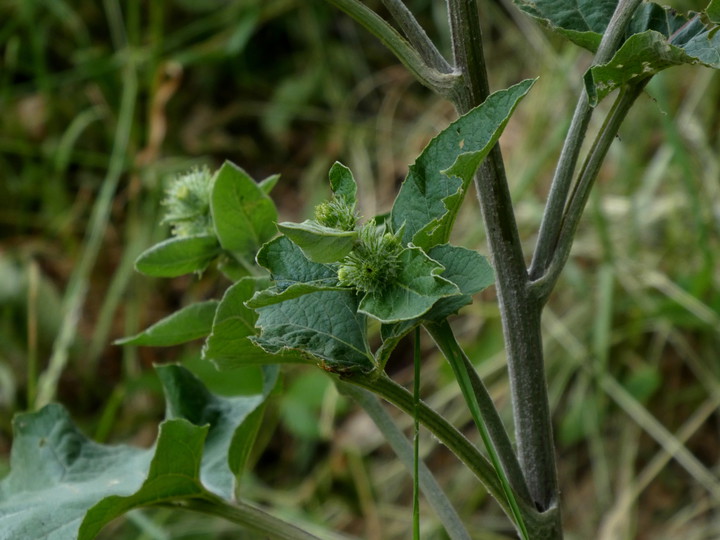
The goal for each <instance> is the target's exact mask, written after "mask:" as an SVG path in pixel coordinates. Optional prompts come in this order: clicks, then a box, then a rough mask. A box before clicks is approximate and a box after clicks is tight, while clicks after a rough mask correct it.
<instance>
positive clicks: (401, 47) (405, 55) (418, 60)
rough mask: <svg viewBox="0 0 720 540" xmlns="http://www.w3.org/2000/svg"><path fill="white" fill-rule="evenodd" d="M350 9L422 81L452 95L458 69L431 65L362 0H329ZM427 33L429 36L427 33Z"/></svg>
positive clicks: (346, 9) (345, 10) (359, 21)
mask: <svg viewBox="0 0 720 540" xmlns="http://www.w3.org/2000/svg"><path fill="white" fill-rule="evenodd" d="M326 1H327V2H328V3H330V4H332V5H334V6H335V7H337V8H338V9H341V10H342V11H344V12H345V13H347V14H348V15H349V16H350V17H352V18H353V19H355V20H356V21H357V22H358V23H360V25H362V26H363V27H365V28H366V29H367V30H368V31H369V32H370V33H371V34H373V35H374V36H375V37H377V38H378V39H379V40H380V41H382V43H383V44H384V45H385V46H386V47H387V48H388V49H389V50H390V51H391V52H392V53H393V54H394V55H395V56H396V57H397V59H398V60H400V62H402V64H403V65H404V66H405V67H406V68H408V70H410V72H411V73H412V74H413V75H414V76H415V78H416V79H417V80H418V81H419V82H420V83H421V84H423V85H425V86H427V87H428V88H430V89H431V90H432V91H434V92H436V93H437V94H439V95H441V96H446V97H447V96H450V95H452V94H453V92H455V91H456V87H457V86H458V85H459V84H460V82H461V81H460V76H459V74H457V73H455V72H442V71H439V70H438V69H436V68H434V67H431V66H430V65H428V64H427V63H426V62H425V60H424V59H423V57H422V55H421V54H420V53H419V52H418V51H417V50H416V49H415V48H414V47H413V46H412V45H411V44H410V43H409V42H408V41H407V40H406V39H405V38H403V37H402V36H401V35H400V33H399V32H398V31H397V30H395V28H393V27H392V26H391V25H390V24H389V23H388V22H387V21H386V20H385V19H383V18H382V17H380V16H379V15H378V14H377V13H375V12H374V11H373V10H371V9H370V8H369V7H367V6H365V5H364V4H363V3H361V2H360V1H359V0H326ZM426 37H427V36H426Z"/></svg>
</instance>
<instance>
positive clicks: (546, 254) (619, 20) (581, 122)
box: [530, 0, 642, 280]
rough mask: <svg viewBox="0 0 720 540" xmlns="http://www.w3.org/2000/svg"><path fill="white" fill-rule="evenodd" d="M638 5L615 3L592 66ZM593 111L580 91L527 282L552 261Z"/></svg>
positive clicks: (609, 50)
mask: <svg viewBox="0 0 720 540" xmlns="http://www.w3.org/2000/svg"><path fill="white" fill-rule="evenodd" d="M641 1H642V0H621V1H620V2H619V3H618V6H617V8H616V9H615V12H614V13H613V16H612V18H611V19H610V22H609V23H608V26H607V29H606V30H605V33H604V34H603V37H602V40H601V41H600V45H599V46H598V50H597V53H596V54H595V58H594V59H593V65H599V64H604V63H606V62H608V61H609V60H610V59H611V58H612V57H613V55H614V54H615V51H617V49H618V47H619V46H620V45H621V43H622V40H623V37H624V35H625V29H626V28H627V25H628V24H629V23H630V19H632V16H633V14H634V13H635V10H636V9H637V7H638V6H639V5H640V3H641ZM593 111H594V108H593V107H592V106H591V105H590V103H589V101H588V96H587V92H586V91H585V88H583V89H582V90H581V91H580V96H578V102H577V105H576V106H575V112H574V114H573V118H572V121H571V123H570V129H569V130H568V134H567V136H566V137H565V143H564V145H563V148H562V151H561V152H560V158H559V160H558V165H557V168H556V169H555V176H554V177H553V181H552V184H551V185H550V193H549V195H548V202H547V205H546V206H545V212H544V213H543V219H542V223H541V225H540V232H539V234H538V241H537V246H536V248H535V252H534V254H533V259H532V263H531V265H530V278H531V279H532V280H537V279H540V278H541V277H542V276H543V274H544V273H545V272H546V271H547V269H548V267H549V266H550V261H551V260H553V259H554V253H555V250H556V247H557V243H558V237H559V235H560V227H561V224H562V222H563V215H564V211H565V207H566V203H567V200H568V194H569V193H570V188H571V185H572V179H573V175H574V174H575V167H576V166H577V161H578V157H579V155H580V149H581V147H582V144H583V141H584V139H585V134H586V132H587V128H588V125H589V123H590V118H591V117H592V114H593Z"/></svg>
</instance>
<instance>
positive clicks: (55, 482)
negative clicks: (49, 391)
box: [0, 366, 275, 540]
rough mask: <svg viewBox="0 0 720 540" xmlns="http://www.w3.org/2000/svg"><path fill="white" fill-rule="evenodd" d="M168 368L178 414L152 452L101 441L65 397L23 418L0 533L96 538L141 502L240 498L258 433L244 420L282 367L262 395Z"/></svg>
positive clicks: (17, 423) (1, 498)
mask: <svg viewBox="0 0 720 540" xmlns="http://www.w3.org/2000/svg"><path fill="white" fill-rule="evenodd" d="M159 372H160V376H161V380H162V382H163V384H164V386H165V388H166V396H167V401H168V408H169V414H168V416H169V419H168V420H166V421H165V422H163V423H162V424H161V426H160V432H159V434H158V438H157V441H156V444H155V446H154V447H153V448H150V449H141V448H134V447H130V446H125V445H118V446H109V445H102V444H97V443H95V442H93V441H91V440H89V439H88V438H87V437H85V436H84V435H83V434H82V433H81V432H80V431H79V430H78V429H77V428H76V427H75V426H74V424H73V423H72V421H71V420H70V417H69V415H68V413H67V412H66V411H65V410H64V409H63V408H62V407H61V406H60V405H56V404H51V405H48V406H46V407H44V408H43V409H41V410H39V411H37V412H33V413H25V414H20V415H17V416H16V417H15V419H14V421H13V428H14V442H13V448H12V453H11V458H10V467H11V470H10V473H9V475H8V476H7V477H5V478H4V479H3V480H2V481H0V538H2V539H3V540H5V539H7V540H11V539H13V540H14V539H16V538H32V539H34V540H35V539H37V540H46V539H47V540H71V539H73V540H74V539H76V538H79V539H81V540H90V539H92V538H94V537H95V535H96V534H97V533H98V532H99V531H100V529H101V528H102V527H103V526H104V525H105V524H107V523H108V522H109V521H110V520H112V519H114V518H116V517H118V516H119V515H121V514H123V513H125V512H127V511H128V510H131V509H133V508H137V507H140V506H146V505H156V504H162V503H170V502H173V501H182V500H186V499H188V498H195V497H200V498H205V497H212V496H217V495H220V496H222V497H225V498H230V497H232V494H233V493H232V492H233V489H234V487H233V482H234V478H235V476H236V474H238V473H240V472H241V471H242V467H243V466H244V458H243V453H244V452H245V453H246V452H247V449H246V448H245V446H247V445H252V443H253V440H254V437H253V435H252V432H251V431H249V430H247V429H244V428H242V426H243V423H244V422H245V421H246V420H248V419H254V418H255V416H254V412H255V411H256V410H257V409H258V407H259V406H260V405H261V403H262V402H263V400H264V399H265V397H266V396H267V394H268V393H269V391H270V388H271V387H272V385H273V384H274V380H275V379H274V377H275V374H274V373H272V372H268V373H267V380H266V381H267V384H266V385H265V388H264V390H263V393H262V394H258V395H255V396H244V397H238V398H219V397H216V396H213V395H212V394H210V393H209V392H208V391H207V390H206V389H205V388H204V386H203V385H202V384H201V383H200V382H199V381H198V380H197V379H195V378H194V377H193V376H192V375H191V374H190V373H189V372H188V371H187V370H185V369H184V368H182V367H181V366H164V367H162V368H159ZM245 455H246V454H245ZM203 482H207V485H203Z"/></svg>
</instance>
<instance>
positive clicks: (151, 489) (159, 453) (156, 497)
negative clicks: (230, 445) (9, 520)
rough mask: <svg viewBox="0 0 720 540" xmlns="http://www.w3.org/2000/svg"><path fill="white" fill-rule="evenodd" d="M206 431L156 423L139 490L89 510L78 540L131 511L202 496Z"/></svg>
mask: <svg viewBox="0 0 720 540" xmlns="http://www.w3.org/2000/svg"><path fill="white" fill-rule="evenodd" d="M208 431H209V426H202V427H201V426H196V425H194V424H192V423H190V422H188V421H187V420H185V419H176V420H166V421H165V422H163V423H162V424H160V433H159V434H158V439H157V443H156V448H155V455H154V456H153V459H152V462H151V463H150V470H149V472H148V473H147V479H146V480H145V481H144V482H143V484H142V486H141V487H140V489H139V490H137V491H135V492H134V493H131V494H129V495H110V496H107V497H104V498H103V499H102V500H101V501H99V502H98V503H97V504H95V505H94V506H93V507H92V508H90V509H89V510H88V511H87V514H86V515H85V518H84V519H83V522H82V525H81V526H80V531H79V534H78V539H79V540H92V539H93V538H95V536H97V534H98V533H99V532H100V530H101V529H102V528H103V527H104V526H105V525H107V524H108V523H109V522H110V521H112V520H113V519H115V518H117V517H119V516H121V515H123V514H125V513H127V512H129V511H130V510H132V509H134V508H139V507H142V506H150V505H155V504H160V503H168V502H171V501H178V500H182V499H187V498H195V497H202V496H204V495H206V494H207V492H206V490H205V489H204V488H203V486H202V484H201V483H200V480H199V472H200V465H201V462H202V454H203V445H204V444H205V437H206V436H207V433H208ZM123 469H124V468H122V469H120V470H116V471H114V472H115V475H120V474H123Z"/></svg>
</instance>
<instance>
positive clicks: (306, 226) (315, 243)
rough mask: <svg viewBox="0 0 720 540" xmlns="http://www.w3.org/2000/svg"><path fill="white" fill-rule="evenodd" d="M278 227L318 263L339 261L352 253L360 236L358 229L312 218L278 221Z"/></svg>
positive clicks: (307, 255)
mask: <svg viewBox="0 0 720 540" xmlns="http://www.w3.org/2000/svg"><path fill="white" fill-rule="evenodd" d="M277 227H278V230H279V231H280V232H281V233H283V234H284V235H285V236H287V237H288V238H289V239H290V240H292V241H293V243H294V244H296V245H297V246H298V247H299V248H300V249H301V250H302V252H303V253H304V254H305V256H306V257H307V258H308V259H310V260H311V261H313V262H316V263H333V262H337V261H339V260H340V259H342V258H343V257H345V255H347V254H348V253H350V251H351V250H352V248H353V245H354V244H355V240H356V239H357V236H358V233H357V231H341V230H339V229H332V228H330V227H325V226H323V225H320V224H319V223H318V222H316V221H312V220H308V221H303V222H302V223H290V222H284V223H278V226H277Z"/></svg>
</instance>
